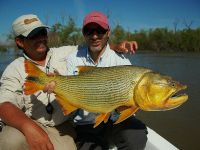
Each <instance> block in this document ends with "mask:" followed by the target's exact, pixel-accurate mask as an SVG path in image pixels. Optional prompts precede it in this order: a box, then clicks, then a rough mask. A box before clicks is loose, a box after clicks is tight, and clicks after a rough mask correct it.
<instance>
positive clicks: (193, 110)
mask: <svg viewBox="0 0 200 150" xmlns="http://www.w3.org/2000/svg"><path fill="white" fill-rule="evenodd" d="M15 58H16V53H14V52H13V51H9V52H7V53H0V75H1V74H2V71H3V70H4V69H5V67H6V65H7V64H8V63H10V62H11V61H12V60H13V59H15ZM132 61H133V63H134V64H136V65H139V66H145V67H148V68H151V69H153V70H155V71H158V72H160V73H163V74H167V75H170V76H172V77H173V78H175V79H176V80H178V81H180V82H181V83H184V84H186V85H187V86H188V90H187V91H186V92H187V93H188V95H189V100H188V101H187V102H186V103H185V104H183V105H182V106H180V107H178V108H176V109H174V110H170V111H164V112H144V111H139V112H137V117H138V118H140V120H142V121H143V122H145V123H146V125H147V126H149V127H150V128H152V129H153V130H155V131H156V132H158V133H159V134H160V135H161V136H163V137H164V138H166V139H167V140H169V141H170V142H171V143H172V144H174V145H175V146H176V147H178V148H179V149H183V150H199V149H200V144H199V143H198V142H199V135H200V54H188V53H187V54H152V53H138V54H136V55H134V56H133V58H132Z"/></svg>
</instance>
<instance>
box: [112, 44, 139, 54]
mask: <svg viewBox="0 0 200 150" xmlns="http://www.w3.org/2000/svg"><path fill="white" fill-rule="evenodd" d="M110 48H111V49H113V50H115V51H117V52H119V53H130V54H134V53H135V51H136V50H137V49H138V44H137V42H136V41H123V42H121V43H119V44H110Z"/></svg>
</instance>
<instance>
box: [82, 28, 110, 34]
mask: <svg viewBox="0 0 200 150" xmlns="http://www.w3.org/2000/svg"><path fill="white" fill-rule="evenodd" d="M107 31H108V30H105V29H103V28H87V27H86V28H84V29H83V34H84V35H87V36H89V35H92V34H93V33H94V32H96V33H97V34H98V35H103V34H105V33H106V32H107Z"/></svg>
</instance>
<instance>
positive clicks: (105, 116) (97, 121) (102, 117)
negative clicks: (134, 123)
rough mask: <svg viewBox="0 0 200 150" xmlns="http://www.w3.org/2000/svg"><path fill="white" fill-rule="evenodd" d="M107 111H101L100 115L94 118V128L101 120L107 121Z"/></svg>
mask: <svg viewBox="0 0 200 150" xmlns="http://www.w3.org/2000/svg"><path fill="white" fill-rule="evenodd" d="M109 115H110V114H109V113H102V114H100V115H98V116H97V117H96V119H95V124H94V126H93V127H94V128H95V127H97V126H98V125H99V124H100V123H101V122H102V121H104V122H107V121H108V118H109Z"/></svg>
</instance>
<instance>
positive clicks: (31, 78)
mask: <svg viewBox="0 0 200 150" xmlns="http://www.w3.org/2000/svg"><path fill="white" fill-rule="evenodd" d="M26 80H29V81H34V82H40V79H39V78H38V77H35V76H28V77H26Z"/></svg>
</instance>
